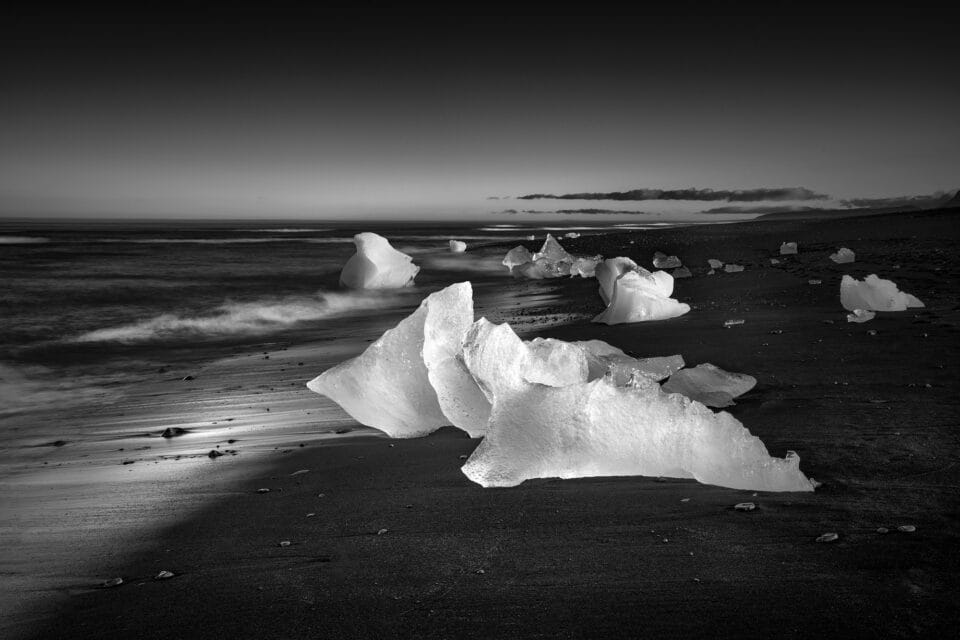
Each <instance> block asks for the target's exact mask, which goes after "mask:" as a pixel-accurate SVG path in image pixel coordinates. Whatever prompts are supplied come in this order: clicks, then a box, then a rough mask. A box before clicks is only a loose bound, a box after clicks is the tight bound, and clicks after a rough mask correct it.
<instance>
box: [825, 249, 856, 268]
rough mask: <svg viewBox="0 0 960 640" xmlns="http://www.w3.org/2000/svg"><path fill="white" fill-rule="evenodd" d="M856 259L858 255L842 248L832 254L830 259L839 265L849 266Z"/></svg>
mask: <svg viewBox="0 0 960 640" xmlns="http://www.w3.org/2000/svg"><path fill="white" fill-rule="evenodd" d="M856 258H857V254H855V253H854V252H853V251H851V250H850V249H847V248H846V247H840V248H839V249H837V252H836V253H831V254H830V259H831V260H833V261H834V262H836V263H837V264H847V263H848V262H853V261H854V260H856Z"/></svg>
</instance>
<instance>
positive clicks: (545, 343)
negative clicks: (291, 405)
mask: <svg viewBox="0 0 960 640" xmlns="http://www.w3.org/2000/svg"><path fill="white" fill-rule="evenodd" d="M614 295H615V293H614ZM683 367H684V362H683V358H682V357H681V356H679V355H676V356H668V357H659V358H647V359H638V358H633V357H631V356H629V355H627V354H625V353H624V352H623V351H622V350H620V349H617V348H616V347H613V346H611V345H609V344H607V343H605V342H602V341H599V340H590V341H583V342H565V341H562V340H555V339H539V338H538V339H534V340H531V341H524V340H521V339H520V338H519V337H518V336H517V335H516V334H515V333H514V331H513V329H512V328H511V327H510V325H508V324H499V325H497V324H493V323H491V322H488V321H487V320H486V319H484V318H481V319H479V320H477V321H476V322H474V321H473V299H472V288H471V285H470V283H469V282H461V283H458V284H454V285H451V286H449V287H447V288H446V289H443V290H442V291H438V292H436V293H434V294H432V295H430V296H429V297H427V298H426V299H425V300H424V301H423V302H422V303H421V305H420V307H419V308H418V309H417V310H416V311H415V312H414V313H413V314H411V315H410V316H408V317H407V318H405V319H404V320H403V321H401V322H400V323H399V324H398V325H397V326H396V327H394V328H393V329H390V330H389V331H387V332H386V333H384V335H383V336H382V337H381V338H380V339H379V340H377V341H376V342H374V343H373V344H371V345H370V346H369V347H368V348H367V350H366V351H364V352H363V353H362V354H360V355H359V356H357V357H356V358H353V359H352V360H348V361H347V362H344V363H341V364H339V365H337V366H335V367H333V368H331V369H329V370H327V371H325V372H324V373H322V374H321V375H320V376H318V377H317V378H315V379H314V380H311V381H310V382H309V383H308V387H309V388H310V389H311V390H313V391H316V392H317V393H320V394H323V395H326V396H328V397H330V398H331V399H332V400H334V401H335V402H336V403H337V404H339V405H340V406H341V407H343V408H344V410H345V411H347V413H349V414H350V415H351V416H353V417H354V418H355V419H356V420H357V421H359V422H361V423H363V424H366V425H369V426H372V427H376V428H378V429H381V430H383V431H384V432H386V433H387V434H388V435H390V436H392V437H398V438H410V437H417V436H423V435H426V434H428V433H430V432H432V431H434V430H435V429H437V428H439V427H441V426H444V425H454V426H457V427H459V428H461V429H463V430H465V431H466V432H467V433H469V434H470V435H471V436H473V437H480V436H483V437H484V440H483V442H481V443H480V445H479V446H478V447H477V449H476V450H475V451H474V452H473V454H472V455H471V456H470V458H469V459H468V460H467V462H466V464H465V465H464V467H463V472H464V474H466V476H467V477H468V478H470V479H471V480H473V481H474V482H477V483H478V484H480V485H482V486H485V487H493V486H513V485H516V484H519V483H521V482H523V481H524V480H526V479H529V478H543V477H560V478H576V477H584V476H609V475H648V476H671V477H680V478H695V479H697V480H699V481H701V482H705V483H710V484H717V485H721V486H725V487H732V488H737V489H749V490H764V491H812V490H813V487H814V485H813V483H812V482H811V481H810V480H809V479H808V478H807V477H806V476H805V475H804V474H803V473H802V472H801V471H800V468H799V458H798V457H797V456H796V455H795V454H792V453H788V455H787V457H786V458H774V457H771V456H770V455H769V453H768V452H767V449H766V447H765V446H764V445H763V443H762V442H761V441H760V440H759V439H758V438H756V437H755V436H753V435H751V434H750V432H749V431H748V430H747V429H746V428H745V427H744V426H743V425H742V424H741V423H740V422H739V421H737V420H736V419H735V418H734V417H733V416H731V415H729V414H728V413H725V412H720V413H714V412H712V411H711V410H710V409H708V408H707V407H706V406H705V405H704V404H703V403H701V402H698V401H697V400H694V399H691V398H690V397H688V395H690V396H696V395H700V396H703V397H708V396H709V397H710V398H719V397H721V395H719V394H726V395H725V396H723V397H727V398H732V397H733V396H734V394H736V395H739V394H740V393H743V392H744V391H746V390H747V389H749V387H751V386H752V384H751V383H750V381H752V378H749V376H740V375H738V374H729V373H727V372H724V371H722V370H720V369H718V368H716V367H712V366H710V367H706V368H705V366H704V365H701V367H697V368H695V369H692V370H685V369H683ZM684 371H688V373H686V374H684V373H683V372H684ZM698 372H699V373H698ZM663 379H667V382H666V383H665V384H664V386H663V388H661V385H660V384H659V381H661V380H663ZM748 379H749V380H748ZM671 389H675V390H676V391H677V393H672V392H670V391H671Z"/></svg>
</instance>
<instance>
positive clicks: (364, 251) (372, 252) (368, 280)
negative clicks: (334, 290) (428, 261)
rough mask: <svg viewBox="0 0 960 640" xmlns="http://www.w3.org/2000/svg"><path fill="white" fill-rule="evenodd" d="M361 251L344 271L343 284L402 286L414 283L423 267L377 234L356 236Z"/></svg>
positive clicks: (355, 285) (342, 275) (341, 273)
mask: <svg viewBox="0 0 960 640" xmlns="http://www.w3.org/2000/svg"><path fill="white" fill-rule="evenodd" d="M353 243H354V244H355V245H356V246H357V252H356V253H355V254H354V255H353V256H351V257H350V259H349V260H347V263H346V264H345V265H344V266H343V271H341V272H340V285H341V286H344V287H348V288H350V289H398V288H400V287H409V286H411V285H412V284H413V279H414V278H415V277H416V275H417V272H419V271H420V267H418V266H417V265H415V264H413V258H411V257H410V256H408V255H407V254H405V253H403V252H400V251H397V250H396V249H394V248H393V247H391V246H390V241H389V240H387V239H386V238H384V237H383V236H380V235H377V234H375V233H370V232H366V233H358V234H357V235H355V236H353Z"/></svg>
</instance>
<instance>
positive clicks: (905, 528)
mask: <svg viewBox="0 0 960 640" xmlns="http://www.w3.org/2000/svg"><path fill="white" fill-rule="evenodd" d="M916 530H917V528H916V527H915V526H913V525H912V524H902V525H900V526H899V527H897V531H900V532H902V533H913V532H914V531H916Z"/></svg>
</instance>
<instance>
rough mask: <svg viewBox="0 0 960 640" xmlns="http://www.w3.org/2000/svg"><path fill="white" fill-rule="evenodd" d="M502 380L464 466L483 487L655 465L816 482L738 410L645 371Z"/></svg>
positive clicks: (658, 469) (783, 487)
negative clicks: (722, 408) (694, 397)
mask: <svg viewBox="0 0 960 640" xmlns="http://www.w3.org/2000/svg"><path fill="white" fill-rule="evenodd" d="M504 355H505V356H507V357H509V353H505V354H504ZM471 371H473V373H474V377H475V378H476V379H477V381H478V382H479V383H480V385H481V387H484V386H487V385H501V382H500V379H499V377H498V376H497V373H498V371H496V369H481V368H477V369H474V368H471ZM491 376H492V377H491ZM498 390H499V391H498V393H496V394H494V397H495V400H494V403H493V409H492V411H491V414H490V424H489V427H488V431H487V435H486V437H485V438H484V440H483V441H482V442H481V443H480V445H479V446H478V447H477V448H476V449H475V450H474V452H473V454H472V455H471V456H470V458H469V459H468V460H467V462H466V464H465V465H464V467H463V469H462V471H463V473H464V474H465V475H466V476H467V477H468V478H470V480H472V481H474V482H476V483H478V484H480V485H482V486H484V487H509V486H514V485H518V484H520V483H521V482H523V481H524V480H527V479H531V478H550V477H559V478H580V477H591V476H627V475H646V476H668V477H678V478H695V479H696V480H698V481H700V482H704V483H708V484H714V485H720V486H724V487H731V488H734V489H744V490H753V491H813V484H812V482H811V481H810V480H809V479H807V477H806V476H804V474H803V473H802V472H801V471H800V464H799V463H800V459H799V457H798V456H797V455H796V454H793V453H792V452H789V453H788V454H787V457H786V458H773V457H771V456H770V454H769V453H768V452H767V449H766V447H765V446H764V445H763V443H762V442H761V441H760V439H759V438H757V437H756V436H753V435H751V434H750V432H749V431H748V430H747V429H746V428H745V427H744V426H743V425H742V424H741V423H740V422H739V421H737V420H736V419H735V418H734V417H733V416H731V415H730V414H728V413H726V412H721V413H717V414H715V413H713V412H712V411H710V410H709V409H708V408H707V407H705V406H703V405H702V404H700V403H698V402H693V401H691V400H689V399H687V398H685V397H684V396H682V395H679V394H676V395H671V394H666V393H663V392H662V391H661V390H660V387H659V385H657V384H656V383H654V382H651V381H649V380H646V379H642V378H640V379H638V380H637V381H635V382H634V383H633V384H630V385H627V386H616V385H615V384H614V383H613V381H612V380H611V379H610V378H600V379H597V380H593V381H591V382H581V383H577V384H572V385H567V386H564V387H549V386H544V385H537V384H531V383H527V382H520V383H519V384H516V385H515V386H511V387H509V388H504V387H503V386H498Z"/></svg>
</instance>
